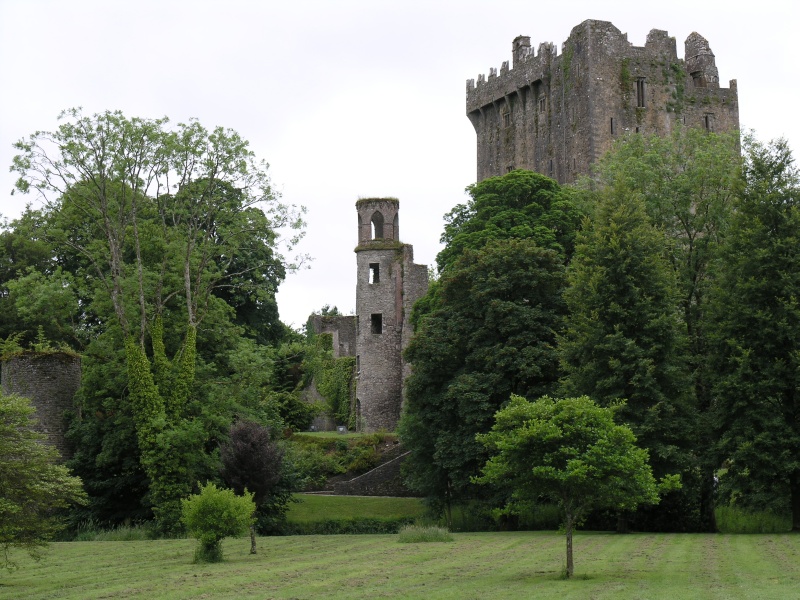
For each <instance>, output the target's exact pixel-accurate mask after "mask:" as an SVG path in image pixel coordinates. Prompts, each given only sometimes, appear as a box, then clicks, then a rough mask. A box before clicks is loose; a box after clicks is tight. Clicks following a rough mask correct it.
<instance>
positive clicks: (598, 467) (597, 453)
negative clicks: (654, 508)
mask: <svg viewBox="0 0 800 600" xmlns="http://www.w3.org/2000/svg"><path fill="white" fill-rule="evenodd" d="M478 440H479V441H480V443H482V444H483V445H485V446H486V447H487V448H488V450H489V453H490V456H491V457H490V458H489V460H488V461H487V462H486V465H485V466H484V467H483V473H482V475H481V477H480V478H478V480H477V481H478V482H480V483H491V484H494V485H497V486H500V487H502V488H504V489H508V490H510V492H511V497H512V501H515V500H516V501H528V502H531V501H532V502H536V501H539V500H540V499H542V498H547V499H549V500H551V501H553V502H557V503H558V505H559V507H560V508H561V510H562V513H563V516H564V531H565V534H566V543H567V555H566V556H567V562H566V576H567V577H572V575H573V574H574V572H575V565H574V562H573V557H572V533H573V531H574V530H575V527H576V526H577V525H579V524H580V522H581V521H582V520H583V519H584V518H586V515H587V514H588V513H589V511H591V510H594V509H600V508H610V509H615V510H633V509H635V508H636V507H637V506H638V505H640V504H656V503H658V488H657V485H656V481H655V479H654V478H653V474H652V472H651V470H650V465H649V464H648V462H647V458H648V456H647V451H646V450H643V449H641V448H637V447H636V444H635V442H636V437H635V436H634V435H633V432H631V430H630V429H629V428H628V427H627V426H625V425H618V424H616V423H614V417H613V409H612V408H610V407H609V408H603V407H600V406H598V405H596V404H595V403H594V402H592V400H591V399H589V398H588V397H586V396H583V397H579V398H565V399H563V400H554V399H552V398H549V397H543V398H540V399H538V400H536V401H535V402H530V401H528V400H526V399H525V398H521V397H519V396H514V397H512V398H511V402H510V403H509V404H508V406H506V407H505V408H503V409H502V410H500V411H498V412H497V414H496V415H495V422H494V424H493V425H492V429H491V431H490V432H489V433H486V434H484V435H479V436H478ZM666 483H667V482H665V485H666ZM672 483H674V482H672Z"/></svg>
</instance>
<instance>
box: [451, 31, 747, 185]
mask: <svg viewBox="0 0 800 600" xmlns="http://www.w3.org/2000/svg"><path fill="white" fill-rule="evenodd" d="M512 53H513V64H512V66H511V67H509V63H508V61H506V62H504V63H503V64H502V66H501V67H500V72H499V73H498V72H497V69H490V71H489V77H488V78H486V77H484V75H481V76H479V77H478V83H477V85H476V84H475V80H473V79H469V80H467V116H468V117H469V119H470V121H471V122H472V125H473V127H474V128H475V133H476V134H477V141H478V144H477V146H478V173H477V178H478V181H481V180H483V179H486V178H487V177H492V176H495V175H502V174H504V173H507V172H508V171H510V170H512V169H515V168H521V169H530V170H532V171H537V172H539V173H542V174H544V175H547V176H549V177H552V178H553V179H555V180H557V181H558V182H559V183H568V182H571V181H574V180H575V178H576V177H577V176H578V175H582V174H588V173H589V171H590V167H591V165H592V164H593V163H594V162H595V161H596V160H597V159H598V158H600V157H601V156H602V155H603V153H605V152H606V151H607V150H609V148H610V147H611V145H612V144H613V142H614V140H615V139H616V138H618V137H619V136H621V135H623V134H625V133H628V132H631V133H637V132H638V133H648V134H658V135H665V134H668V133H669V132H670V131H671V130H673V129H674V128H675V127H677V126H680V125H686V126H689V127H702V128H705V129H707V130H709V131H723V130H734V129H738V128H739V103H738V94H737V89H736V80H735V79H734V80H731V81H730V84H729V85H730V87H728V88H721V87H720V84H719V73H718V72H717V67H716V64H715V59H714V53H713V52H712V51H711V48H710V47H709V45H708V41H706V39H705V38H703V37H702V36H701V35H699V34H697V33H692V34H691V35H690V36H689V37H688V38H687V39H686V42H685V58H684V59H683V60H681V59H679V58H678V55H677V51H676V45H675V38H673V37H670V36H669V34H668V33H667V32H666V31H661V30H658V29H653V30H652V31H650V33H649V34H648V36H647V41H646V42H645V45H644V47H637V46H633V45H632V44H631V43H630V42H628V38H627V35H626V34H623V33H621V32H620V31H619V29H617V28H616V27H614V25H612V24H611V23H609V22H607V21H594V20H588V21H584V22H583V23H581V24H580V25H578V26H576V27H575V28H573V30H572V32H571V33H570V35H569V38H567V41H566V42H564V43H563V44H562V49H561V54H558V52H557V49H556V47H555V46H554V45H553V44H552V43H542V44H539V48H538V51H537V52H536V53H534V52H533V49H532V48H531V42H530V38H529V37H526V36H519V37H517V38H516V39H514V42H513V44H512Z"/></svg>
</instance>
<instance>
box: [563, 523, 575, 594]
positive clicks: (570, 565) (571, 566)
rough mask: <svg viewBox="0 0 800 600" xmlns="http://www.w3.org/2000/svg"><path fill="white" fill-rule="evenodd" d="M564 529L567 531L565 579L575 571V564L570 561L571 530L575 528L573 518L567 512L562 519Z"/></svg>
mask: <svg viewBox="0 0 800 600" xmlns="http://www.w3.org/2000/svg"><path fill="white" fill-rule="evenodd" d="M564 525H565V529H566V531H567V572H566V576H567V579H569V578H570V577H572V575H573V574H574V573H575V564H574V563H573V562H572V530H573V529H574V528H575V519H574V518H573V517H572V515H571V514H569V513H567V515H566V519H564Z"/></svg>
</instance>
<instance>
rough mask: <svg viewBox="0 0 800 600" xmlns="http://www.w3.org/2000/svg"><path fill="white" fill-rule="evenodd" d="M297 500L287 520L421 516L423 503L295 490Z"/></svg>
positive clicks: (423, 509)
mask: <svg viewBox="0 0 800 600" xmlns="http://www.w3.org/2000/svg"><path fill="white" fill-rule="evenodd" d="M295 498H297V499H298V500H299V501H300V502H294V503H292V504H290V505H289V512H288V513H287V514H286V518H287V520H289V521H290V522H293V523H306V522H309V521H319V520H321V519H352V518H354V517H365V518H368V519H394V518H399V517H412V518H415V517H421V516H422V515H423V514H424V513H425V506H424V505H423V504H422V500H420V499H418V498H381V497H373V496H319V495H315V494H296V495H295Z"/></svg>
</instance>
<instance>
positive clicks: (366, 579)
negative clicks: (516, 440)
mask: <svg viewBox="0 0 800 600" xmlns="http://www.w3.org/2000/svg"><path fill="white" fill-rule="evenodd" d="M193 548H194V546H193V542H192V541H190V540H164V541H156V542H73V543H60V544H53V545H52V548H51V551H50V553H49V556H48V557H47V558H46V559H45V560H44V561H42V562H41V563H38V564H36V563H32V562H30V561H28V560H27V559H25V560H20V566H21V568H20V569H19V570H18V571H16V572H14V573H10V574H7V573H2V574H0V598H2V599H6V598H8V599H11V598H14V599H18V598H25V599H29V600H35V599H41V598H65V599H81V600H88V599H93V598H117V597H118V598H169V599H172V598H174V599H177V598H200V597H203V598H320V597H324V598H373V597H380V598H431V599H434V598H453V599H458V600H468V599H472V598H480V599H484V598H492V599H495V598H529V597H536V598H576V599H578V598H580V599H586V598H594V599H605V598H608V599H611V598H613V599H615V600H616V599H626V598H649V599H653V600H659V599H664V600H666V599H670V600H674V599H678V598H720V599H722V598H742V599H744V598H748V599H749V598H761V599H770V598H775V599H785V598H797V597H798V596H799V595H800V592H798V590H800V536H797V535H791V534H772V535H738V536H734V535H685V534H683V535H675V534H632V535H625V536H618V535H614V534H602V533H579V534H578V535H577V536H576V540H575V558H576V575H577V577H576V579H574V580H572V581H562V580H560V579H559V578H558V572H559V571H560V568H561V565H562V563H563V558H562V556H563V551H564V540H563V537H562V536H560V535H558V534H555V533H527V532H524V533H523V532H520V533H479V534H456V535H455V542H451V543H439V544H399V543H397V537H396V536H383V535H375V536H371V535H361V536H297V537H283V538H261V539H259V554H258V555H256V556H250V555H248V554H247V551H248V548H249V542H248V541H247V540H246V539H239V540H228V541H227V542H226V544H225V551H226V554H227V558H228V560H227V562H225V563H221V564H216V565H193V564H191V558H192V551H193Z"/></svg>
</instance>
